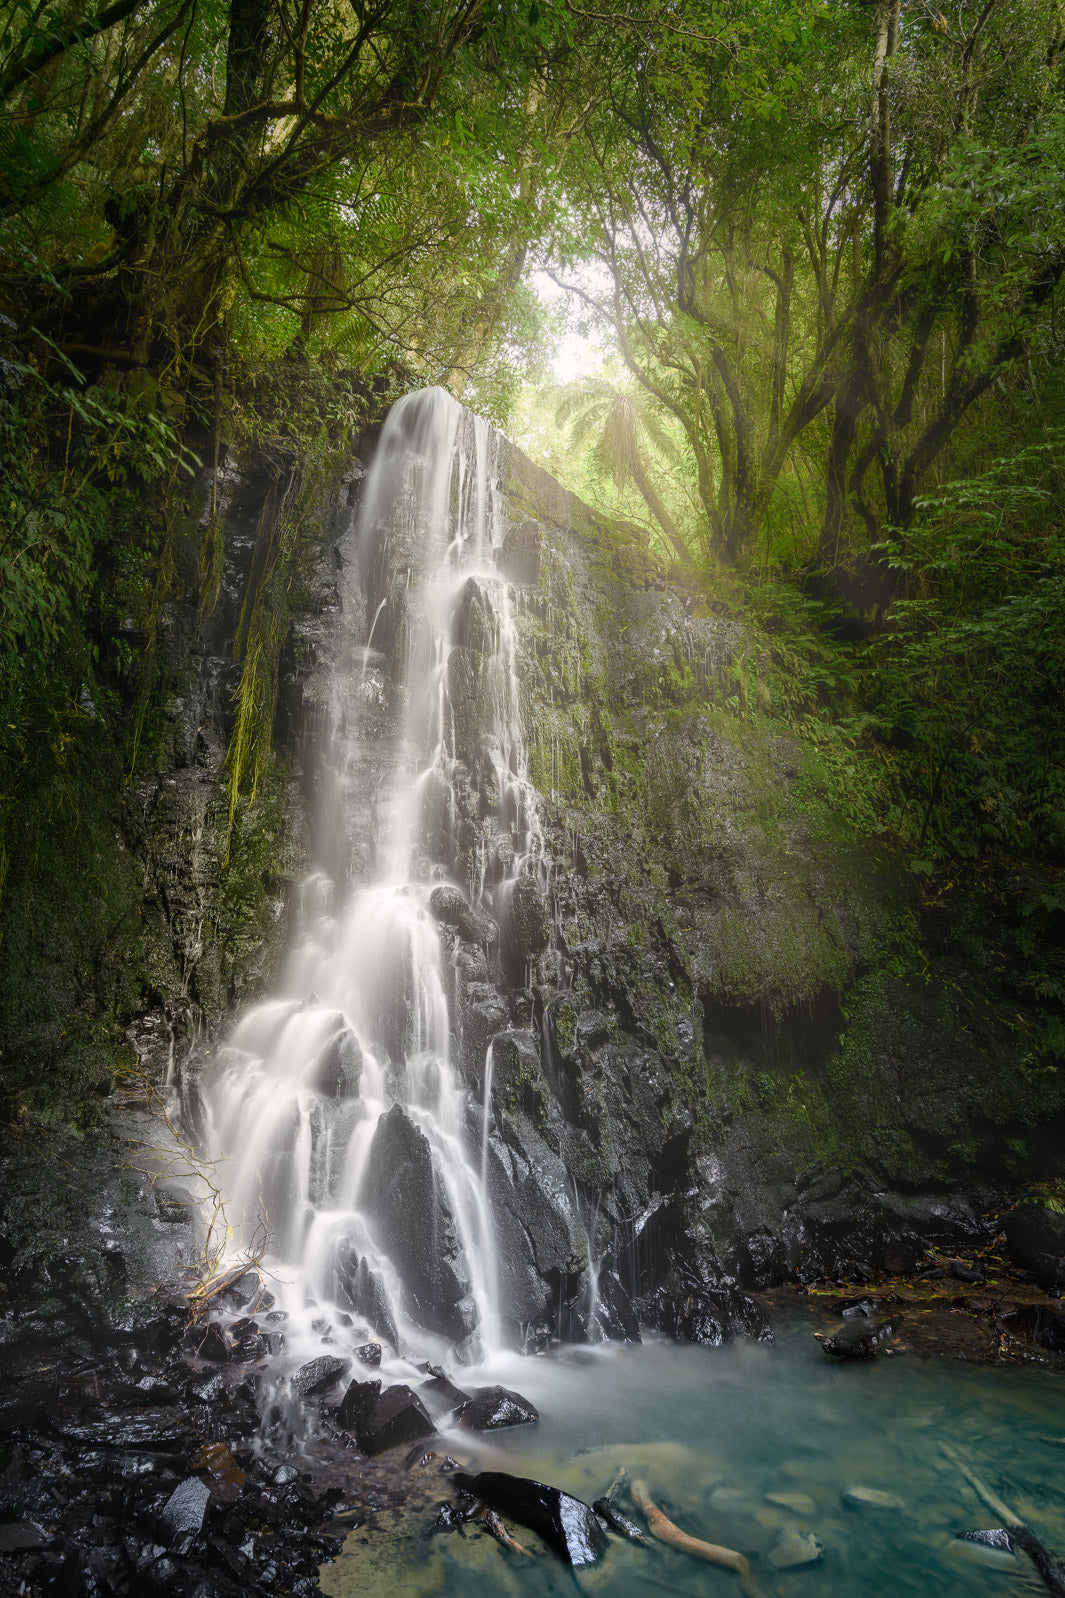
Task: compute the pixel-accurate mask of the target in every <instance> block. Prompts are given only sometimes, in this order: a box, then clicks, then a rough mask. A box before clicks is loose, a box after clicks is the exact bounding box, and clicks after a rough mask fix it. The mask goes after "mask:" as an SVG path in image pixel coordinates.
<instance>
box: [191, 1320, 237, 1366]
mask: <svg viewBox="0 0 1065 1598" xmlns="http://www.w3.org/2000/svg"><path fill="white" fill-rule="evenodd" d="M185 1347H186V1348H187V1349H188V1351H189V1353H190V1354H192V1355H194V1356H195V1358H196V1359H209V1360H213V1361H214V1362H215V1363H216V1364H222V1363H224V1362H225V1361H226V1360H227V1359H228V1358H229V1345H228V1344H227V1343H226V1340H225V1336H224V1335H223V1333H222V1329H221V1327H219V1326H217V1325H216V1324H215V1322H214V1321H211V1322H210V1323H209V1324H208V1325H207V1326H203V1325H200V1326H194V1327H192V1328H191V1329H190V1331H189V1332H188V1333H187V1334H186V1338H185Z"/></svg>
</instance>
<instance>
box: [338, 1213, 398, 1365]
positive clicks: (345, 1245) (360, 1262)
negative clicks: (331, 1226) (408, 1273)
mask: <svg viewBox="0 0 1065 1598" xmlns="http://www.w3.org/2000/svg"><path fill="white" fill-rule="evenodd" d="M333 1272H334V1277H335V1282H336V1299H337V1303H338V1304H344V1305H346V1306H347V1308H348V1309H350V1310H353V1311H354V1312H355V1314H356V1315H361V1316H362V1317H363V1319H364V1320H367V1321H369V1323H370V1326H371V1327H372V1328H373V1330H374V1331H375V1332H377V1334H378V1336H380V1337H383V1338H384V1340H385V1341H386V1342H387V1343H390V1344H391V1345H392V1347H393V1348H397V1347H398V1346H399V1333H398V1331H397V1330H396V1321H395V1316H394V1315H393V1313H392V1305H391V1303H390V1301H389V1297H388V1292H387V1289H386V1288H385V1285H384V1283H383V1282H382V1280H381V1278H380V1276H379V1275H378V1274H377V1272H376V1271H375V1270H372V1269H371V1267H370V1266H369V1265H368V1264H367V1262H366V1260H365V1259H362V1258H361V1257H360V1256H359V1254H358V1252H357V1250H356V1248H355V1246H354V1244H352V1243H351V1242H349V1241H348V1239H347V1238H344V1239H342V1240H341V1242H340V1243H339V1244H338V1245H337V1250H336V1254H335V1256H334V1260H333Z"/></svg>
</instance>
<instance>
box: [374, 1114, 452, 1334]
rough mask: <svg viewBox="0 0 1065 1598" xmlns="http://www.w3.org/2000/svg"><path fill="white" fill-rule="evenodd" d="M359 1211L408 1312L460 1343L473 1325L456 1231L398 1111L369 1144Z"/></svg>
mask: <svg viewBox="0 0 1065 1598" xmlns="http://www.w3.org/2000/svg"><path fill="white" fill-rule="evenodd" d="M362 1206H363V1209H364V1211H365V1212H366V1214H367V1216H368V1217H369V1218H370V1219H371V1220H372V1221H375V1222H376V1223H377V1224H378V1225H379V1226H380V1229H381V1232H382V1235H384V1236H386V1237H387V1238H388V1239H389V1253H390V1255H391V1257H392V1261H393V1263H394V1264H395V1266H396V1269H397V1270H398V1271H399V1274H400V1277H401V1279H402V1282H403V1291H404V1300H405V1303H406V1307H407V1310H408V1312H409V1313H410V1314H411V1315H412V1317H413V1318H414V1319H415V1320H416V1321H417V1322H418V1324H419V1325H420V1326H424V1327H425V1328H426V1330H427V1331H434V1332H440V1333H442V1334H443V1335H444V1336H445V1337H450V1338H452V1339H454V1340H455V1341H456V1342H458V1341H461V1340H462V1339H463V1338H464V1337H466V1336H468V1334H469V1333H470V1332H471V1331H472V1330H473V1329H474V1327H475V1326H476V1324H477V1311H476V1307H475V1305H474V1304H473V1301H472V1299H471V1297H470V1281H469V1278H468V1275H467V1271H466V1265H465V1260H464V1256H463V1252H462V1246H461V1243H460V1241H459V1234H458V1228H457V1226H456V1225H455V1220H454V1217H453V1215H452V1213H451V1208H450V1205H449V1204H448V1200H447V1194H446V1192H445V1191H444V1185H443V1183H442V1181H441V1180H440V1177H439V1175H438V1173H437V1171H436V1168H435V1166H434V1165H433V1157H432V1151H431V1150H430V1147H429V1143H428V1140H427V1138H426V1137H425V1135H424V1133H422V1132H421V1131H419V1129H418V1128H417V1127H416V1126H415V1125H414V1123H413V1122H412V1121H411V1120H410V1119H409V1117H408V1116H407V1115H406V1114H405V1112H404V1110H403V1108H402V1106H401V1105H399V1104H394V1105H393V1106H392V1108H391V1109H390V1110H389V1111H388V1113H387V1114H386V1115H382V1117H381V1119H380V1120H379V1121H378V1123H377V1128H376V1130H375V1132H374V1135H373V1141H372V1143H371V1144H370V1152H369V1157H368V1160H367V1164H366V1179H365V1186H364V1189H363V1199H362Z"/></svg>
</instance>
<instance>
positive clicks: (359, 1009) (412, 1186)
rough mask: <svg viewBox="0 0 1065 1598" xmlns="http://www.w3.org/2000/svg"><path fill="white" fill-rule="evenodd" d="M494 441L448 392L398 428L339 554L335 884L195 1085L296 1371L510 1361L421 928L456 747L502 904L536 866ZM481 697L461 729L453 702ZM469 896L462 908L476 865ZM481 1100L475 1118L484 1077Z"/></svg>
mask: <svg viewBox="0 0 1065 1598" xmlns="http://www.w3.org/2000/svg"><path fill="white" fill-rule="evenodd" d="M497 441H498V435H495V434H494V433H493V432H492V430H491V429H490V428H489V426H488V424H487V423H486V422H484V421H483V420H481V419H480V418H478V417H475V416H473V415H472V414H471V413H470V412H468V411H466V410H465V409H463V408H462V407H461V406H459V405H458V404H457V403H456V402H455V401H454V400H452V399H451V398H450V397H449V396H448V395H447V394H446V393H445V392H444V391H443V390H442V389H429V390H426V391H423V392H421V393H418V394H413V395H410V396H408V397H407V398H406V399H404V400H401V401H400V402H399V404H397V405H396V406H395V407H394V409H393V410H392V412H391V413H390V415H389V418H388V420H387V422H386V424H385V428H384V431H383V434H382V437H381V441H380V444H379V446H378V449H377V452H376V456H375V459H374V464H373V466H372V468H371V470H370V473H369V475H368V477H367V479H366V482H365V485H364V493H363V498H362V504H361V508H360V511H359V515H358V517H357V520H356V522H355V524H354V526H353V528H352V529H351V532H350V535H349V537H348V539H347V540H346V541H345V543H344V544H342V546H341V553H342V557H343V560H344V578H343V588H342V598H343V609H344V623H343V625H344V627H345V628H346V630H347V633H346V637H345V638H344V639H343V640H342V641H341V647H340V648H339V650H338V659H339V660H340V661H341V662H342V663H343V664H342V666H341V667H340V668H339V669H338V671H337V673H336V680H335V682H334V683H333V688H332V699H333V704H332V709H331V713H330V720H331V729H330V734H329V738H328V740H327V742H328V756H327V761H326V767H327V769H326V770H325V771H324V772H323V774H322V777H321V784H320V786H321V792H322V796H323V800H322V803H323V816H322V817H320V818H319V832H320V836H321V837H322V838H326V839H330V840H332V845H333V847H332V855H333V858H332V859H331V860H329V861H328V865H329V868H330V871H331V872H332V873H333V874H332V875H330V871H327V870H326V869H325V868H324V867H323V869H320V870H319V871H318V872H317V873H316V874H315V876H314V877H313V879H312V880H311V881H310V882H309V883H308V885H307V891H306V893H305V896H304V899H305V922H306V925H305V932H304V936H303V939H302V942H301V943H300V944H299V946H298V947H296V948H295V949H294V950H293V952H292V954H291V956H290V958H289V960H288V965H287V970H286V972H285V975H284V979H283V983H282V986H281V991H280V992H279V994H278V995H277V997H275V998H273V999H271V1000H270V1001H268V1002H267V1003H264V1004H261V1005H259V1006H258V1007H257V1008H255V1009H253V1010H251V1011H250V1012H249V1013H248V1014H247V1015H246V1016H245V1017H244V1018H243V1020H241V1022H240V1023H239V1025H238V1026H237V1027H236V1030H235V1031H234V1032H233V1034H232V1036H231V1037H230V1039H229V1040H228V1042H227V1043H226V1044H225V1045H224V1046H223V1047H222V1048H220V1049H219V1050H217V1051H216V1056H215V1064H214V1068H213V1073H212V1077H211V1079H210V1081H209V1082H208V1084H207V1087H206V1095H205V1096H206V1103H207V1112H208V1118H209V1124H210V1141H211V1146H212V1153H213V1155H214V1157H215V1158H216V1159H217V1160H218V1161H219V1170H220V1172H221V1182H222V1186H223V1190H224V1192H225V1195H226V1218H227V1221H228V1223H229V1224H230V1225H231V1226H232V1227H233V1250H234V1258H236V1257H239V1256H240V1253H241V1251H242V1250H243V1251H248V1250H250V1249H252V1248H253V1247H254V1246H255V1237H256V1232H257V1229H258V1235H259V1237H260V1238H261V1237H263V1236H266V1237H267V1238H268V1245H267V1253H266V1255H265V1257H264V1258H263V1266H264V1269H265V1271H266V1272H267V1273H268V1276H269V1285H270V1287H271V1290H272V1291H273V1292H274V1293H275V1296H276V1298H277V1300H278V1303H279V1304H280V1305H281V1306H282V1307H283V1309H284V1311H285V1313H286V1315H287V1317H288V1323H287V1325H286V1337H287V1339H288V1346H289V1354H290V1358H291V1360H292V1361H295V1360H297V1359H298V1358H300V1357H304V1358H305V1357H309V1356H310V1355H311V1354H313V1353H317V1352H323V1351H324V1350H323V1349H322V1348H321V1346H320V1344H321V1343H322V1342H323V1341H324V1342H326V1343H336V1342H338V1341H339V1342H341V1343H345V1342H350V1343H352V1344H354V1343H356V1342H358V1341H362V1340H365V1338H366V1336H367V1335H373V1336H375V1337H378V1338H380V1339H381V1340H382V1341H384V1342H385V1343H386V1344H389V1345H391V1346H392V1347H393V1348H394V1349H395V1350H396V1352H397V1353H399V1354H403V1353H411V1352H414V1351H419V1352H421V1353H422V1356H423V1357H424V1354H425V1353H426V1352H430V1353H432V1352H436V1351H438V1350H441V1349H443V1348H447V1347H449V1346H450V1347H456V1346H457V1347H458V1348H459V1350H460V1353H461V1354H463V1355H464V1356H465V1357H479V1356H480V1355H482V1354H484V1353H486V1352H489V1351H491V1350H492V1349H493V1348H494V1347H497V1346H498V1345H499V1342H500V1305H499V1288H498V1270H497V1261H496V1251H495V1246H494V1237H493V1226H492V1217H491V1213H490V1208H489V1204H488V1200H487V1196H486V1182H485V1176H486V1160H487V1154H486V1150H487V1121H486V1120H484V1121H483V1123H482V1121H480V1120H478V1118H476V1117H475V1116H472V1117H471V1104H470V1101H469V1098H468V1094H467V1092H466V1090H465V1088H464V1086H463V1084H462V1082H461V1080H460V1078H459V1076H458V1074H457V1071H456V1069H455V1067H454V1065H453V1062H452V1057H451V1056H452V1041H451V1040H452V1033H453V1028H454V1018H453V1017H452V1016H451V1015H449V1006H448V991H449V976H450V973H449V971H448V969H447V952H446V948H445V946H444V943H443V941H442V938H441V931H440V926H439V923H438V920H437V918H436V917H434V915H433V913H432V910H431V908H430V897H431V895H432V892H433V889H434V887H436V888H439V887H440V885H441V884H443V883H445V882H446V881H447V880H448V877H447V871H446V865H445V862H444V860H443V859H442V858H441V855H442V854H444V855H447V854H450V856H451V857H452V859H454V857H455V855H456V854H457V847H456V838H457V834H456V832H455V816H456V810H457V799H456V794H457V784H458V783H459V782H461V781H463V780H464V779H465V777H466V771H467V766H466V764H465V763H464V762H463V760H462V758H461V756H462V754H463V753H465V754H466V755H467V758H468V746H469V744H470V741H471V736H472V738H473V740H474V742H475V743H476V744H477V754H478V757H479V760H480V762H481V768H480V769H481V772H482V776H483V773H485V772H486V771H489V770H490V771H491V772H492V773H493V780H492V783H491V784H490V787H492V788H494V798H495V799H496V802H497V806H498V812H497V816H496V817H495V818H494V819H493V820H492V836H493V839H494V840H496V843H497V846H498V843H499V841H502V842H503V843H504V845H505V850H506V858H507V859H508V860H509V861H510V864H509V867H508V878H509V881H505V882H503V883H502V884H499V885H498V886H497V887H496V889H495V892H496V893H497V894H505V893H506V892H507V891H508V890H509V889H512V887H513V882H514V881H515V880H516V879H517V877H518V876H520V875H521V874H522V873H524V872H526V871H532V872H536V871H538V870H539V869H540V860H539V856H540V853H541V850H540V840H539V829H538V826H537V821H536V808H535V794H534V792H533V790H532V789H531V788H530V786H529V784H528V781H527V778H526V756H525V740H524V736H523V731H522V725H521V716H520V710H519V692H518V681H517V674H516V670H515V639H514V628H513V623H512V616H511V605H510V596H509V593H508V589H507V585H506V584H505V583H504V582H503V581H502V580H501V579H500V577H499V574H498V569H497V567H496V564H495V561H494V551H495V550H496V549H497V548H498V547H499V545H500V543H501V541H502V538H503V536H504V533H505V531H506V528H505V523H504V514H503V498H502V494H501V491H500V487H499V482H498V468H497ZM471 631H472V632H473V633H474V634H475V636H474V637H472V638H471V637H470V636H469V634H470V633H471ZM457 640H462V644H461V646H460V647H458V648H457V647H456V641H457ZM457 665H461V666H462V668H463V672H464V673H465V675H464V676H463V675H462V673H461V672H459V671H458V670H457ZM471 677H472V678H473V679H474V689H475V693H474V695H473V697H474V699H475V701H476V723H475V726H474V730H473V733H472V734H471V731H470V716H469V712H468V707H466V706H464V705H463V704H460V703H458V702H457V692H456V686H457V684H458V683H459V681H460V680H461V681H462V682H463V683H466V684H467V685H468V684H469V682H470V680H471ZM397 696H398V701H399V709H398V710H396V711H395V712H394V715H393V735H392V737H391V739H390V740H388V739H386V740H385V741H384V742H383V743H382V740H381V739H380V738H379V737H378V739H377V740H376V743H375V744H374V749H375V751H376V753H373V754H370V753H368V738H367V733H366V723H367V718H368V716H370V715H371V713H377V712H378V711H379V710H380V707H381V706H382V705H388V704H390V705H392V706H393V707H394V706H395V704H396V697H397ZM382 748H385V749H386V750H389V751H391V753H390V755H389V758H388V759H387V760H384V761H382V759H381V754H380V750H381V749H382ZM368 787H371V788H372V789H373V790H374V791H373V793H372V794H368V793H367V788H368ZM368 800H372V809H371V811H370V814H371V815H372V817H373V821H372V825H371V826H370V828H369V833H370V836H371V839H372V841H371V843H370V844H369V845H368V846H366V845H365V843H364V844H363V845H362V846H360V844H359V842H358V841H357V838H356V835H357V834H358V829H359V826H360V825H361V827H362V829H363V834H364V835H365V834H366V831H367V824H366V821H365V819H363V820H362V821H361V822H354V821H353V820H352V816H353V814H354V813H355V811H359V812H360V814H361V815H362V816H363V817H365V814H366V811H367V803H368ZM442 836H443V837H444V840H445V846H443V847H442V845H441V837H442ZM353 840H354V841H353ZM351 862H354V869H353V870H352V866H351ZM346 874H350V875H351V876H352V878H353V880H343V878H344V876H345V875H346ZM338 879H339V880H338ZM453 885H457V884H455V883H454V881H453ZM461 886H462V890H463V892H464V893H465V894H467V896H469V897H470V898H471V900H472V903H473V905H474V907H476V905H477V902H478V900H479V899H480V898H481V897H482V896H483V895H484V894H485V870H484V850H483V849H482V850H481V851H480V852H479V854H477V855H475V857H474V858H473V859H472V860H471V861H470V862H469V863H468V865H467V868H466V880H465V881H464V882H463V883H462V885H461ZM454 902H456V903H457V901H454ZM485 1080H486V1102H485V1112H484V1113H485V1116H487V1114H488V1093H489V1092H490V1082H491V1069H490V1060H489V1061H488V1062H486V1068H485ZM397 1106H398V1109H397V1108H396V1107H397ZM441 1340H442V1341H441Z"/></svg>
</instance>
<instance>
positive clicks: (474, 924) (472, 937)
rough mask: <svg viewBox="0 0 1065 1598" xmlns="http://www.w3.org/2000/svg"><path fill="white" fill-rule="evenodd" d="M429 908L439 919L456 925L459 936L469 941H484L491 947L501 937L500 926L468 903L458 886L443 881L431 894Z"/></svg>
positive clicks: (450, 924) (445, 923)
mask: <svg viewBox="0 0 1065 1598" xmlns="http://www.w3.org/2000/svg"><path fill="white" fill-rule="evenodd" d="M429 909H430V911H431V913H432V915H433V916H434V917H435V918H436V920H437V921H440V922H442V923H443V924H444V926H448V927H454V928H455V930H456V932H457V933H458V935H459V937H460V938H462V939H464V940H465V941H466V942H467V943H482V944H487V945H488V946H489V947H491V946H492V945H493V944H494V943H495V942H496V939H497V938H498V937H499V928H498V927H497V926H496V924H495V922H494V921H493V920H492V918H491V916H487V915H484V914H483V912H482V911H480V910H475V909H473V907H472V906H471V905H469V904H467V902H466V899H465V897H464V896H463V894H462V893H461V892H460V891H459V889H458V888H454V887H452V886H451V884H450V883H446V882H442V883H441V884H440V885H439V886H438V887H436V888H434V889H433V891H432V893H431V894H430V895H429Z"/></svg>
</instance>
